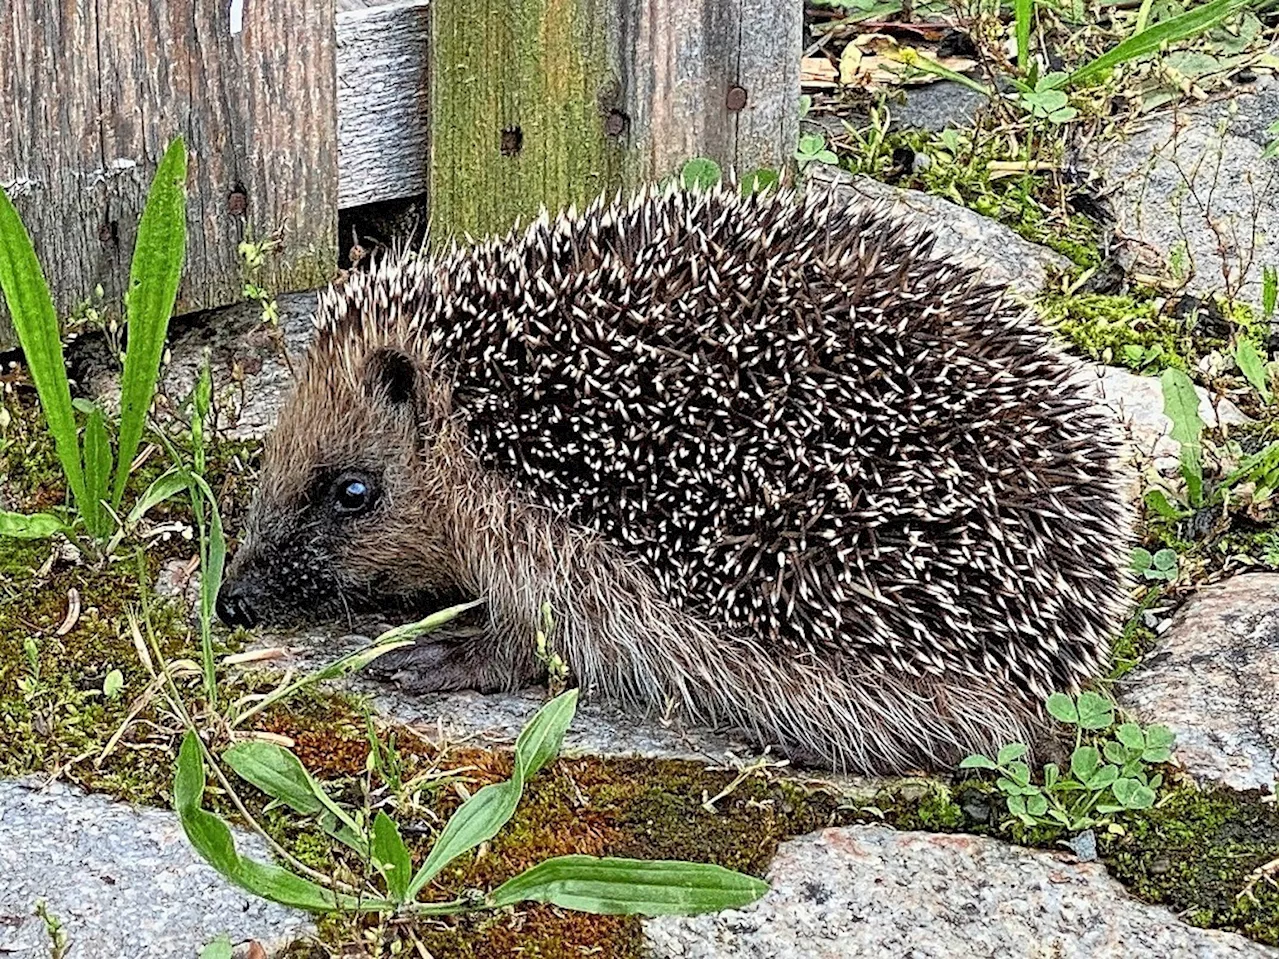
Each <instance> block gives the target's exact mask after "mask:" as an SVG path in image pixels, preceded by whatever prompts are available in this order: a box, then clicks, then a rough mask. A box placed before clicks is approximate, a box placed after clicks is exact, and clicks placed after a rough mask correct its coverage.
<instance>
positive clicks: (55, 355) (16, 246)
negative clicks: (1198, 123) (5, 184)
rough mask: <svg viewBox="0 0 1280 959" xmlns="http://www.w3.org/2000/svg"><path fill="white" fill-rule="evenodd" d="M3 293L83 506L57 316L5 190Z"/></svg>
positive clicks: (0, 230) (1, 196)
mask: <svg viewBox="0 0 1280 959" xmlns="http://www.w3.org/2000/svg"><path fill="white" fill-rule="evenodd" d="M0 291H2V292H3V293H4V299H5V303H6V304H8V306H9V315H10V316H11V317H12V318H13V328H14V330H15V331H17V334H18V343H19V345H20V346H21V347H22V355H23V356H24V357H26V361H27V369H28V370H29V371H30V372H31V379H32V382H34V383H35V387H36V393H37V394H38V395H39V397H40V408H41V409H42V410H44V418H45V422H46V423H48V424H49V432H50V433H52V434H53V442H54V446H55V448H56V450H57V453H58V462H60V463H61V464H62V471H63V473H64V474H66V477H67V483H68V485H69V486H70V487H71V495H72V497H74V499H75V501H76V505H77V507H83V503H84V499H85V488H84V472H83V470H81V468H80V442H79V440H78V439H77V437H76V420H75V415H74V414H73V413H72V411H71V387H70V385H69V384H68V382H67V367H66V361H65V359H64V358H63V355H62V338H61V332H60V331H59V329H58V314H57V311H56V310H55V309H54V307H53V299H52V297H50V295H49V286H48V284H47V283H45V280H44V273H43V272H41V270H40V261H39V260H37V259H36V251H35V249H34V248H33V247H32V246H31V237H30V235H28V233H27V228H26V227H25V226H23V225H22V218H21V217H19V216H18V211H17V210H16V209H14V206H13V204H12V203H11V202H10V201H9V196H8V194H6V193H5V192H4V190H3V189H0Z"/></svg>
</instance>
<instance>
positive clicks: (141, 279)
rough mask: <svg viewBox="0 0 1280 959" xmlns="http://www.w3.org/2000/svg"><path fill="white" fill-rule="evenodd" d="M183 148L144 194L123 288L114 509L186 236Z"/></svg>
mask: <svg viewBox="0 0 1280 959" xmlns="http://www.w3.org/2000/svg"><path fill="white" fill-rule="evenodd" d="M186 181H187V148H186V146H185V144H184V143H183V142H182V138H181V137H177V138H176V139H174V141H173V142H172V143H170V144H169V149H167V150H166V151H165V154H164V157H163V158H162V159H161V160H160V165H159V166H158V167H157V168H156V176H155V179H154V180H153V181H152V182H151V190H150V192H149V193H148V194H147V202H146V206H145V207H143V210H142V220H141V221H140V222H139V224H138V242H137V244H136V245H135V246H134V248H133V261H132V263H131V264H130V266H129V289H128V292H126V293H125V318H126V320H127V322H128V333H129V339H128V350H127V351H126V353H125V358H124V373H123V374H122V375H121V378H120V434H119V446H120V449H119V458H118V460H117V462H116V479H115V485H114V486H113V488H112V491H111V504H112V506H113V507H114V508H116V509H119V507H120V500H121V498H122V497H123V496H124V486H125V482H126V481H127V480H128V478H129V465H130V463H132V461H133V456H134V454H135V453H136V452H137V451H138V444H139V442H141V440H142V429H143V426H144V424H145V422H146V417H147V410H148V409H149V408H150V406H151V398H152V395H153V394H154V393H155V388H156V377H157V376H158V375H159V372H160V358H161V356H162V355H163V354H164V341H165V335H166V333H167V332H168V329H169V317H170V316H171V315H172V314H173V304H174V301H175V300H176V299H177V296H178V282H179V280H181V278H182V261H183V257H184V255H185V252H186V242H187V212H186V211H187V187H186Z"/></svg>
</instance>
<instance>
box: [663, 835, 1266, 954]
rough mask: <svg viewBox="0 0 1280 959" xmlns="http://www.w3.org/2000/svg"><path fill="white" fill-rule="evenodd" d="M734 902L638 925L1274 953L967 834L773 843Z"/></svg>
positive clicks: (818, 944) (898, 950) (861, 946)
mask: <svg viewBox="0 0 1280 959" xmlns="http://www.w3.org/2000/svg"><path fill="white" fill-rule="evenodd" d="M768 878H769V881H770V883H771V885H772V889H771V891H770V892H769V893H768V894H767V895H766V896H765V897H764V898H763V899H761V900H760V901H759V902H757V903H754V904H753V905H751V906H749V907H747V908H745V909H737V910H730V911H727V912H722V913H719V914H717V915H709V916H698V917H693V918H674V917H669V918H662V919H654V920H649V921H648V922H646V923H645V936H646V939H647V940H648V943H649V946H650V948H651V949H652V951H653V955H654V956H656V957H660V959H793V957H794V959H855V957H863V956H865V957H869V959H870V957H876V959H879V957H882V956H910V957H913V959H917V957H918V959H926V957H929V959H932V957H938V959H945V957H951V956H985V957H991V959H996V957H1006V956H1020V957H1032V959H1050V957H1052V959H1129V957H1132V956H1160V957H1162V959H1166V957H1167V959H1173V957H1196V959H1219V957H1221V959H1227V957H1240V959H1244V957H1254V956H1268V955H1274V951H1273V950H1267V949H1265V948H1264V947H1262V946H1260V945H1258V944H1257V943H1254V942H1251V941H1250V940H1248V939H1245V938H1244V937H1243V936H1239V935H1236V934H1234V933H1227V932H1217V931H1207V930H1203V929H1196V928H1194V927H1192V926H1188V925H1185V924H1184V923H1182V922H1181V921H1180V920H1179V919H1178V918H1177V917H1176V916H1174V915H1173V914H1172V913H1171V912H1169V911H1168V910H1166V909H1162V908H1160V907H1158V906H1151V905H1147V904H1145V903H1140V902H1138V901H1136V900H1134V899H1132V898H1130V897H1129V895H1128V894H1127V893H1126V892H1125V890H1124V888H1123V887H1122V886H1121V885H1120V884H1119V883H1118V882H1117V881H1116V880H1114V879H1112V878H1111V877H1110V876H1108V875H1107V872H1106V868H1105V867H1104V866H1103V865H1102V864H1101V863H1096V862H1094V863H1080V862H1077V861H1075V857H1074V856H1072V855H1070V854H1068V853H1065V852H1064V853H1051V852H1042V851H1038V850H1031V849H1024V848H1021V847H1019V846H1011V845H1007V844H1005V843H1001V842H998V841H996V840H993V839H986V838H981V837H977V836H965V835H937V834H932V833H920V832H898V831H896V830H893V829H890V828H888V827H886V826H852V827H846V828H841V829H826V830H823V831H821V832H816V833H811V834H809V835H807V836H802V837H800V838H798V839H793V840H791V841H790V842H786V843H783V844H782V845H781V846H780V847H779V848H778V854H777V856H776V857H775V859H774V861H773V864H772V865H771V867H770V869H769V876H768Z"/></svg>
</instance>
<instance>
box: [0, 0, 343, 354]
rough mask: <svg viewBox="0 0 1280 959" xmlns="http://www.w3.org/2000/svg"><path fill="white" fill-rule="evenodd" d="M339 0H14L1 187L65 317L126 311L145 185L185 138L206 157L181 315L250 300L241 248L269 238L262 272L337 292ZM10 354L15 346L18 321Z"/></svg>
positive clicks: (1, 83)
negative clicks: (238, 3) (78, 311)
mask: <svg viewBox="0 0 1280 959" xmlns="http://www.w3.org/2000/svg"><path fill="white" fill-rule="evenodd" d="M333 2H334V0H307V2H305V3H295V4H266V3H261V2H253V0H246V2H245V3H244V4H243V6H242V7H240V8H238V9H239V13H240V16H239V17H238V18H237V19H238V22H236V23H233V22H232V20H231V9H232V8H231V5H230V4H227V3H209V2H205V0H163V2H153V0H109V2H103V0H98V2H96V3H95V2H89V0H60V2H57V0H12V2H10V3H8V4H6V5H5V8H4V12H3V13H0V104H3V106H4V109H3V110H0V184H4V185H5V186H6V188H7V189H10V190H11V193H12V194H13V196H14V201H15V203H16V205H17V206H18V209H19V212H20V213H21V214H22V216H23V218H24V220H25V222H26V224H27V226H28V229H29V230H30V232H31V233H32V236H33V240H34V242H35V244H36V249H37V252H38V253H39V254H40V258H41V262H42V263H43V264H44V266H45V270H46V274H47V276H48V279H49V282H50V286H51V288H52V289H53V291H54V298H55V301H56V303H57V304H58V307H59V310H60V311H62V312H64V313H65V312H68V311H70V310H72V309H73V308H74V307H75V306H76V304H77V303H79V302H81V301H83V300H84V299H86V298H87V297H88V296H89V295H90V293H91V292H92V291H93V289H94V287H95V286H99V285H100V286H101V287H102V288H103V290H104V291H105V297H104V306H105V307H106V309H107V310H108V312H110V311H111V309H112V308H113V307H114V306H117V305H118V304H119V302H120V298H121V295H122V293H123V290H124V287H125V284H126V283H127V281H128V268H129V259H130V256H131V253H132V249H133V243H134V237H135V234H136V230H137V220H138V216H139V214H140V213H141V210H142V205H143V201H144V199H145V195H146V189H147V187H148V185H149V184H150V181H151V177H152V175H153V173H154V171H155V167H156V164H157V163H158V161H159V159H160V157H161V156H162V155H163V152H164V148H165V146H166V144H167V142H168V140H169V139H170V137H172V136H174V135H176V134H179V133H181V134H182V135H184V136H185V138H186V140H187V147H188V151H189V153H190V155H191V163H190V173H189V179H188V189H189V199H188V217H187V228H188V240H187V243H188V246H187V266H186V270H185V272H184V277H183V283H182V286H181V288H180V290H179V293H178V307H177V310H178V312H187V311H191V310H196V309H203V308H207V307H212V306H220V305H223V304H227V303H232V302H236V301H237V300H239V299H240V297H241V290H242V287H243V282H244V276H243V269H242V264H241V259H240V257H239V255H238V253H237V246H238V244H239V243H240V242H241V240H242V239H244V238H245V237H246V236H251V237H258V238H261V237H264V236H268V235H269V236H272V237H275V238H276V239H277V240H278V243H279V245H278V247H277V249H276V250H275V251H274V252H273V253H272V254H271V255H270V256H268V258H267V261H266V263H265V264H264V266H263V267H262V269H261V271H260V273H259V274H258V275H257V276H256V277H255V280H256V282H258V283H260V284H261V285H262V286H264V287H266V288H268V289H271V290H274V291H277V292H284V291H286V290H293V289H303V288H307V287H311V286H316V285H318V284H320V283H323V282H325V281H326V280H327V279H328V278H329V277H330V276H331V274H332V271H333V268H334V264H335V263H336V257H337V237H336V231H337V179H338V178H337V156H336V144H337V129H336V127H337V109H336V101H335V91H336V84H335V51H334V39H333V23H334V10H333ZM2 322H3V328H0V346H7V345H12V335H11V332H10V330H9V326H8V320H7V317H4V318H2Z"/></svg>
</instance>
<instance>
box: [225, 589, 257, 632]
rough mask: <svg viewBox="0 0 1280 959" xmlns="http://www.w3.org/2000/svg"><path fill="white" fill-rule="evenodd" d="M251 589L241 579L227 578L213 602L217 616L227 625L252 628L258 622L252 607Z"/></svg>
mask: <svg viewBox="0 0 1280 959" xmlns="http://www.w3.org/2000/svg"><path fill="white" fill-rule="evenodd" d="M250 593H251V590H250V588H249V586H248V584H247V583H245V582H244V581H243V580H238V579H228V580H225V581H224V582H223V584H222V587H221V588H220V589H219V590H218V599H217V601H216V602H215V603H214V606H215V607H216V608H217V612H218V618H219V619H220V620H222V621H223V622H224V623H226V624H227V625H228V626H233V627H234V626H243V627H244V628H245V629H252V628H253V627H254V626H256V625H257V623H258V618H259V617H258V611H257V609H256V608H255V607H254V604H253V599H252V597H251V595H250Z"/></svg>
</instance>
